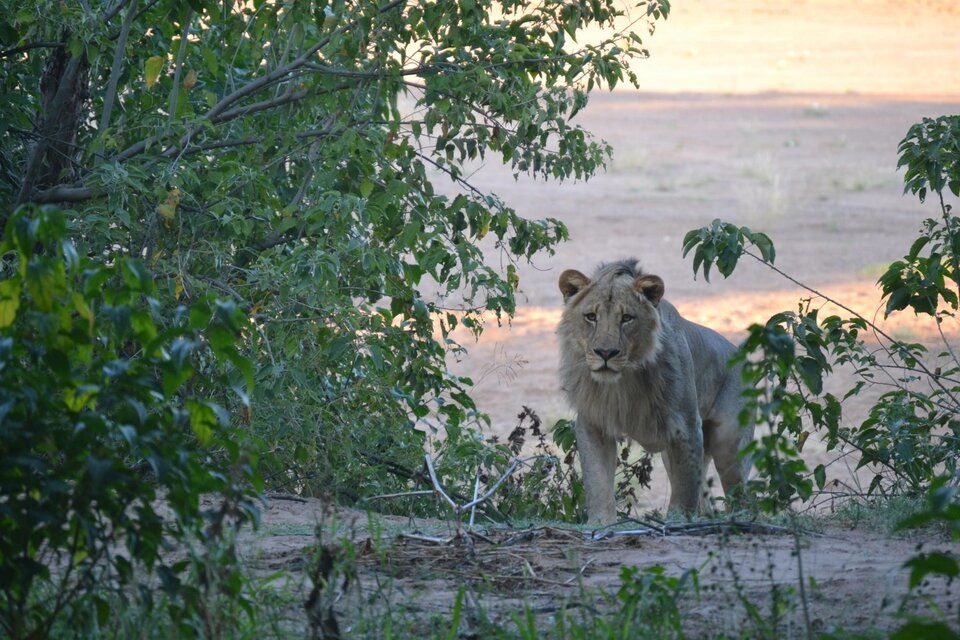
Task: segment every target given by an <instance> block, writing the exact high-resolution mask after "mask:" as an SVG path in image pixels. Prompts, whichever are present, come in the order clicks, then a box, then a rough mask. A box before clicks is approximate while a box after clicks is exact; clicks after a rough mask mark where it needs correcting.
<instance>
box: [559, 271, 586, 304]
mask: <svg viewBox="0 0 960 640" xmlns="http://www.w3.org/2000/svg"><path fill="white" fill-rule="evenodd" d="M588 284H590V278H588V277H587V276H585V275H583V274H582V273H580V272H579V271H577V270H576V269H567V270H566V271H564V272H563V273H561V274H560V293H562V294H563V301H564V302H566V301H567V300H569V299H570V298H572V297H573V296H575V295H577V292H578V291H580V290H581V289H583V288H584V287H585V286H587V285H588Z"/></svg>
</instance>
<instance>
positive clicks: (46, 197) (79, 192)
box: [30, 184, 98, 204]
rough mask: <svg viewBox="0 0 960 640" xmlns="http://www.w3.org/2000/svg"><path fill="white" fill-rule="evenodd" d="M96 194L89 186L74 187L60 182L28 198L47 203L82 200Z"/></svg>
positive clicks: (38, 202)
mask: <svg viewBox="0 0 960 640" xmlns="http://www.w3.org/2000/svg"><path fill="white" fill-rule="evenodd" d="M96 195H98V194H97V192H96V191H94V190H93V189H91V188H90V187H75V186H68V185H62V184H61V185H57V186H56V187H53V188H52V189H47V190H45V191H40V192H38V193H35V194H33V197H32V198H30V200H31V201H33V202H36V203H37V204H47V203H50V202H84V201H86V200H89V199H91V198H93V197H94V196H96Z"/></svg>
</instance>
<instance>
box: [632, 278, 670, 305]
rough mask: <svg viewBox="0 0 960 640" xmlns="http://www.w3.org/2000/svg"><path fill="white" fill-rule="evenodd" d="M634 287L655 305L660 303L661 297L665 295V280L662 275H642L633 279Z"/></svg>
mask: <svg viewBox="0 0 960 640" xmlns="http://www.w3.org/2000/svg"><path fill="white" fill-rule="evenodd" d="M633 287H634V289H636V290H637V291H639V292H640V293H642V294H643V296H644V297H645V298H646V299H647V300H649V301H650V302H652V303H653V306H657V305H658V304H660V298H662V297H663V280H662V279H661V278H660V276H652V275H645V276H640V277H639V278H637V279H636V280H634V281H633Z"/></svg>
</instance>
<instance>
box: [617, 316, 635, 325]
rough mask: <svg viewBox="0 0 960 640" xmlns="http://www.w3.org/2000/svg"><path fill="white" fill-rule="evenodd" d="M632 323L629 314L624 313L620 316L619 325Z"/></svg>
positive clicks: (631, 317)
mask: <svg viewBox="0 0 960 640" xmlns="http://www.w3.org/2000/svg"><path fill="white" fill-rule="evenodd" d="M633 321H634V317H633V316H632V315H630V314H629V313H625V314H623V315H622V316H620V324H627V323H628V322H633Z"/></svg>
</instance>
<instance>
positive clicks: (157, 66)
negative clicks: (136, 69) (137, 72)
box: [143, 56, 166, 90]
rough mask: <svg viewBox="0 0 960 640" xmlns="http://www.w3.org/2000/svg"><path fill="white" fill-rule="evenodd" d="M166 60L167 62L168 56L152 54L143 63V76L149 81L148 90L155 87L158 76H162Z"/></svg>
mask: <svg viewBox="0 0 960 640" xmlns="http://www.w3.org/2000/svg"><path fill="white" fill-rule="evenodd" d="M164 62H166V58H165V57H163V56H151V57H149V58H147V60H146V62H144V63H143V76H144V81H145V82H146V83H147V90H150V89H153V85H154V84H156V82H157V78H159V77H160V70H161V69H163V63H164Z"/></svg>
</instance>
